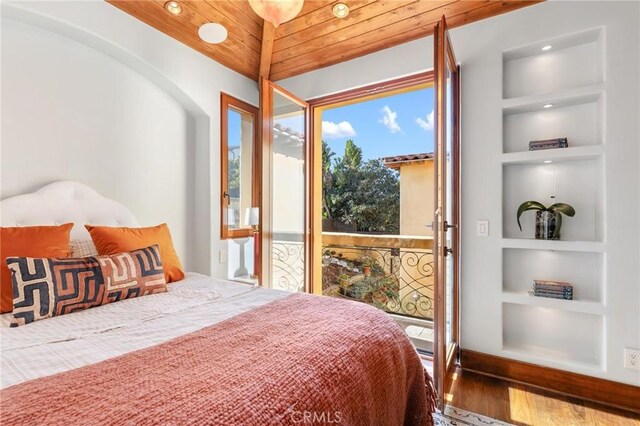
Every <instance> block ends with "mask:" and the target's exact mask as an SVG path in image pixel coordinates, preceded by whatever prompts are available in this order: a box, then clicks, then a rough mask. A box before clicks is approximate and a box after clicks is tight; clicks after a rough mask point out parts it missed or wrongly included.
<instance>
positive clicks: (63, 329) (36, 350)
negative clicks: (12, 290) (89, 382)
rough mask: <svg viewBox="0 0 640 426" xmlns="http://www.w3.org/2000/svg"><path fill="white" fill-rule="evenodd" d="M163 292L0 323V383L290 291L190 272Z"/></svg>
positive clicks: (195, 325)
mask: <svg viewBox="0 0 640 426" xmlns="http://www.w3.org/2000/svg"><path fill="white" fill-rule="evenodd" d="M168 287H169V291H168V292H167V293H163V294H155V295H150V296H144V297H139V298H135V299H128V300H124V301H121V302H117V303H111V304H108V305H105V306H100V307H97V308H92V309H88V310H85V311H82V312H76V313H73V314H69V315H62V316H59V317H53V318H48V319H45V320H41V321H36V322H33V323H31V324H28V325H25V326H21V327H16V328H9V327H8V324H9V321H10V314H5V315H2V319H1V325H2V326H1V327H0V357H1V363H0V388H5V387H8V386H11V385H15V384H17V383H21V382H24V381H27V380H31V379H35V378H38V377H43V376H49V375H51V374H55V373H60V372H63V371H67V370H72V369H74V368H78V367H82V366H85V365H88V364H93V363H96V362H99V361H103V360H105V359H108V358H112V357H115V356H118V355H122V354H125V353H127V352H131V351H135V350H138V349H143V348H146V347H149V346H153V345H156V344H159V343H162V342H165V341H167V340H170V339H172V338H174V337H177V336H180V335H183V334H186V333H190V332H192V331H196V330H199V329H201V328H204V327H206V326H209V325H212V324H216V323H218V322H220V321H223V320H226V319H228V318H231V317H233V316H235V315H238V314H240V313H242V312H246V311H248V310H251V309H254V308H257V307H259V306H262V305H264V304H266V303H268V302H270V301H273V300H277V299H280V298H283V297H286V296H287V295H288V294H289V293H287V292H282V291H278V290H270V289H264V288H254V287H252V286H249V285H246V284H240V283H235V282H229V281H223V280H218V279H215V278H211V277H207V276H204V275H200V274H194V273H189V274H187V277H186V278H185V279H184V280H183V281H180V282H177V283H173V284H169V286H168Z"/></svg>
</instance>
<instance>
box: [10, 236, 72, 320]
mask: <svg viewBox="0 0 640 426" xmlns="http://www.w3.org/2000/svg"><path fill="white" fill-rule="evenodd" d="M71 228H73V223H66V224H64V225H60V226H21V227H15V228H0V263H1V264H0V313H3V314H6V313H7V312H12V311H13V286H12V284H11V272H10V271H9V268H8V267H7V257H69V256H70V254H71V252H70V249H69V233H70V232H71Z"/></svg>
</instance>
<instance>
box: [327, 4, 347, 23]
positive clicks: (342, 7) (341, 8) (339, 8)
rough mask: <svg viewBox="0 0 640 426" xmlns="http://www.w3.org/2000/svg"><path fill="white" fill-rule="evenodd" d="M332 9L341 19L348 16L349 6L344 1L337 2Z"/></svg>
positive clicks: (334, 14)
mask: <svg viewBox="0 0 640 426" xmlns="http://www.w3.org/2000/svg"><path fill="white" fill-rule="evenodd" d="M331 10H332V11H333V16H335V17H336V18H339V19H342V18H346V17H347V15H348V14H349V6H347V5H346V4H344V3H336V4H335V5H333V9H331Z"/></svg>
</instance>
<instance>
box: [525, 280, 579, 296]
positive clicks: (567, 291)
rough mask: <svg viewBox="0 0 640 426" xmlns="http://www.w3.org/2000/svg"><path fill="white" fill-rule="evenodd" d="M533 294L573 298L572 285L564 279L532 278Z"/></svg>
mask: <svg viewBox="0 0 640 426" xmlns="http://www.w3.org/2000/svg"><path fill="white" fill-rule="evenodd" d="M533 295H534V296H537V297H551V298H555V299H565V300H573V285H571V284H569V283H568V282H565V281H550V280H533Z"/></svg>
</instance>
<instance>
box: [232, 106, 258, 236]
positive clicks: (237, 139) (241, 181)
mask: <svg viewBox="0 0 640 426" xmlns="http://www.w3.org/2000/svg"><path fill="white" fill-rule="evenodd" d="M254 119H255V117H254V116H253V115H252V114H249V113H246V112H244V111H240V110H237V109H235V108H232V107H229V110H228V112H227V122H228V123H227V141H228V142H227V143H228V146H227V152H228V158H227V188H228V189H227V191H228V202H229V207H228V209H227V212H226V213H227V214H226V218H227V222H226V224H227V226H228V227H229V229H238V228H246V227H250V226H251V224H249V223H244V219H245V218H244V216H243V214H242V212H245V211H247V209H249V208H251V207H253V205H252V183H253V167H252V165H253V138H254V135H253V129H254V121H253V120H254Z"/></svg>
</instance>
